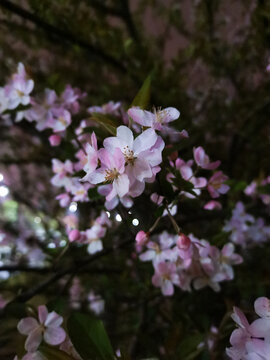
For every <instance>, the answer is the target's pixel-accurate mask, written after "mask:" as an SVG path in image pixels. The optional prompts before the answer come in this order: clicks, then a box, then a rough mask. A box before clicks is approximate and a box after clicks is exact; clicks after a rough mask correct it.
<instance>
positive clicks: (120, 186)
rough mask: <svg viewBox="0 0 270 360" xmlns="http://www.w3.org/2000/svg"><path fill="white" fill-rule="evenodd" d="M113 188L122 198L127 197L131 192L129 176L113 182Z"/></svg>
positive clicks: (123, 175)
mask: <svg viewBox="0 0 270 360" xmlns="http://www.w3.org/2000/svg"><path fill="white" fill-rule="evenodd" d="M113 188H114V189H115V191H116V193H117V194H118V195H119V196H120V197H123V196H124V195H126V194H127V193H128V190H129V179H128V176H127V175H126V174H122V175H119V176H118V178H117V179H115V180H114V182H113Z"/></svg>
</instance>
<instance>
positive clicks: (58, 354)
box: [39, 345, 74, 360]
mask: <svg viewBox="0 0 270 360" xmlns="http://www.w3.org/2000/svg"><path fill="white" fill-rule="evenodd" d="M39 351H40V352H41V353H42V355H44V356H45V357H46V359H48V360H74V357H72V356H70V355H68V354H67V353H66V352H64V351H61V350H59V349H56V348H53V347H51V346H50V347H49V346H47V345H46V346H45V345H42V346H40V348H39Z"/></svg>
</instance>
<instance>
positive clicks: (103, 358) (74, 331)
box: [67, 313, 114, 360]
mask: <svg viewBox="0 0 270 360" xmlns="http://www.w3.org/2000/svg"><path fill="white" fill-rule="evenodd" d="M67 327H68V332H69V336H70V339H71V342H72V344H73V345H74V347H75V349H76V350H77V352H78V353H79V354H80V356H81V357H82V358H83V360H113V359H114V351H113V349H112V346H111V343H110V340H109V338H108V336H107V333H106V331H105V329H104V326H103V323H102V321H101V320H98V319H96V318H94V317H92V316H91V315H89V314H82V313H74V314H72V315H71V317H70V318H69V319H68V323H67Z"/></svg>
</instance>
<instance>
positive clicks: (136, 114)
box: [128, 107, 155, 127]
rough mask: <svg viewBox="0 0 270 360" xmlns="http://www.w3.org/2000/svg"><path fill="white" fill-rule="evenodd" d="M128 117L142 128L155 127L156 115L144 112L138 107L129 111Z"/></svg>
mask: <svg viewBox="0 0 270 360" xmlns="http://www.w3.org/2000/svg"><path fill="white" fill-rule="evenodd" d="M128 115H129V116H130V117H131V119H132V120H133V121H135V122H136V123H137V124H140V125H142V126H146V127H151V126H152V125H153V122H154V119H155V115H154V114H152V113H151V112H150V111H146V110H142V109H140V108H138V107H133V108H131V109H129V110H128Z"/></svg>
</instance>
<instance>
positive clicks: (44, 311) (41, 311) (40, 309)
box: [38, 305, 48, 324]
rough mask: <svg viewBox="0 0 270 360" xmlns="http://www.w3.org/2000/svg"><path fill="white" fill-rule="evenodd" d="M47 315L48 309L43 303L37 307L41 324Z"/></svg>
mask: <svg viewBox="0 0 270 360" xmlns="http://www.w3.org/2000/svg"><path fill="white" fill-rule="evenodd" d="M47 316H48V310H47V308H46V306H45V305H40V306H39V307H38V319H39V322H40V323H41V324H44V323H45V321H46V319H47Z"/></svg>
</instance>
